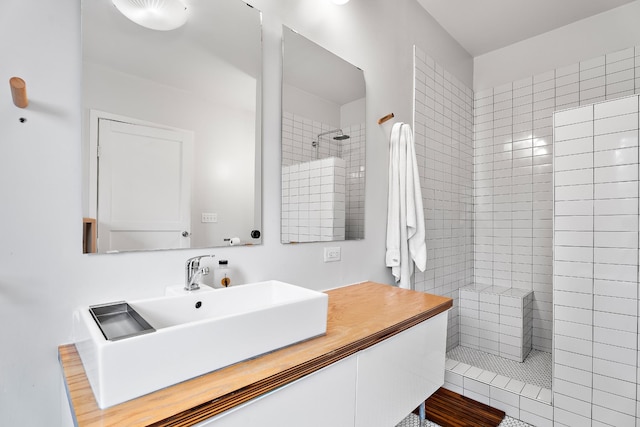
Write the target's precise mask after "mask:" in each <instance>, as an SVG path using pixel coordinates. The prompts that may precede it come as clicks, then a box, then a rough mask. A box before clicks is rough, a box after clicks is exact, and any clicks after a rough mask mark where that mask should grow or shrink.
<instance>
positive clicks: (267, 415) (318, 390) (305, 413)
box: [197, 355, 357, 427]
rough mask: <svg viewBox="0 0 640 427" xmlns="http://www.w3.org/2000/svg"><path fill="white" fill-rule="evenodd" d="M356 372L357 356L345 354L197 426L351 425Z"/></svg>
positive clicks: (277, 426) (315, 426)
mask: <svg viewBox="0 0 640 427" xmlns="http://www.w3.org/2000/svg"><path fill="white" fill-rule="evenodd" d="M356 372H357V356H356V355H353V356H349V357H347V358H346V359H342V360H340V361H338V362H336V363H333V364H331V365H329V366H327V367H326V368H323V369H320V370H319V371H317V372H314V373H313V374H310V375H307V376H306V377H304V378H301V379H299V380H297V381H294V382H292V383H289V384H287V385H285V386H283V387H280V388H278V389H275V390H274V391H272V392H270V393H267V394H264V395H262V396H260V397H258V398H256V399H253V400H251V401H249V402H247V403H245V404H243V405H240V406H237V407H235V408H233V409H230V410H228V411H226V412H223V413H222V414H220V415H217V416H215V417H213V418H211V419H210V420H207V421H204V422H202V423H200V424H197V427H205V426H206V427H247V426H260V427H289V426H290V427H294V426H295V427H297V426H305V427H329V426H331V427H343V426H344V427H346V426H352V425H353V419H354V415H355V407H354V405H353V403H354V401H355V398H356V387H355V384H356Z"/></svg>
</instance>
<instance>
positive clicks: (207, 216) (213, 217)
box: [202, 212, 218, 222]
mask: <svg viewBox="0 0 640 427" xmlns="http://www.w3.org/2000/svg"><path fill="white" fill-rule="evenodd" d="M202 222H218V214H217V213H204V212H203V213H202Z"/></svg>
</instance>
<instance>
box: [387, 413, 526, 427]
mask: <svg viewBox="0 0 640 427" xmlns="http://www.w3.org/2000/svg"><path fill="white" fill-rule="evenodd" d="M396 427H440V425H439V424H436V423H433V422H431V421H429V420H425V421H424V422H422V424H420V418H419V417H418V416H417V415H414V414H411V415H409V416H408V417H407V418H405V419H404V420H402V421H401V422H400V424H398V425H397V426H396ZM498 427H533V426H531V424H527V423H525V422H522V421H520V420H516V419H515V418H511V417H505V418H504V420H502V422H501V423H500V425H499V426H498Z"/></svg>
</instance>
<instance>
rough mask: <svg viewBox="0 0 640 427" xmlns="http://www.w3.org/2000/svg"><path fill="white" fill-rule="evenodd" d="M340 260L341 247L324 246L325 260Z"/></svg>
mask: <svg viewBox="0 0 640 427" xmlns="http://www.w3.org/2000/svg"><path fill="white" fill-rule="evenodd" d="M335 261H340V247H339V246H335V247H330V248H324V262H335Z"/></svg>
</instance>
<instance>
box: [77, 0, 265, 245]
mask: <svg viewBox="0 0 640 427" xmlns="http://www.w3.org/2000/svg"><path fill="white" fill-rule="evenodd" d="M184 4H185V5H186V6H187V12H188V13H187V16H188V18H187V22H186V24H185V25H183V26H182V27H179V28H177V29H174V30H171V31H156V30H151V29H147V28H145V27H142V26H140V25H138V24H136V23H134V22H132V21H130V20H129V19H127V18H126V17H125V16H124V15H122V14H121V13H120V12H119V11H118V9H116V7H114V5H113V3H112V2H111V1H110V0H100V1H98V0H83V1H82V49H83V52H82V54H83V69H82V80H83V81H82V89H83V90H82V95H83V99H82V102H83V136H82V141H83V162H84V168H83V181H84V183H83V216H84V217H85V223H86V224H89V228H90V227H91V225H92V224H93V223H94V222H95V223H96V224H97V244H96V245H94V246H95V247H93V248H92V245H87V244H86V242H85V244H84V245H83V247H84V248H85V251H91V252H94V251H95V252H99V253H113V252H123V251H137V250H156V249H176V248H205V247H218V246H228V245H230V244H232V242H233V244H256V243H260V242H261V238H260V236H259V234H260V229H261V202H262V201H261V157H262V156H261V133H262V125H261V111H260V108H261V104H262V100H261V93H262V90H261V83H262V79H261V69H262V37H261V34H262V30H261V13H260V11H258V10H256V9H254V8H253V7H251V6H249V5H248V4H246V3H244V2H243V1H241V0H215V1H211V0H185V1H184ZM84 237H85V239H90V238H91V236H90V233H89V232H87V233H85V236H84ZM86 248H90V249H86Z"/></svg>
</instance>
